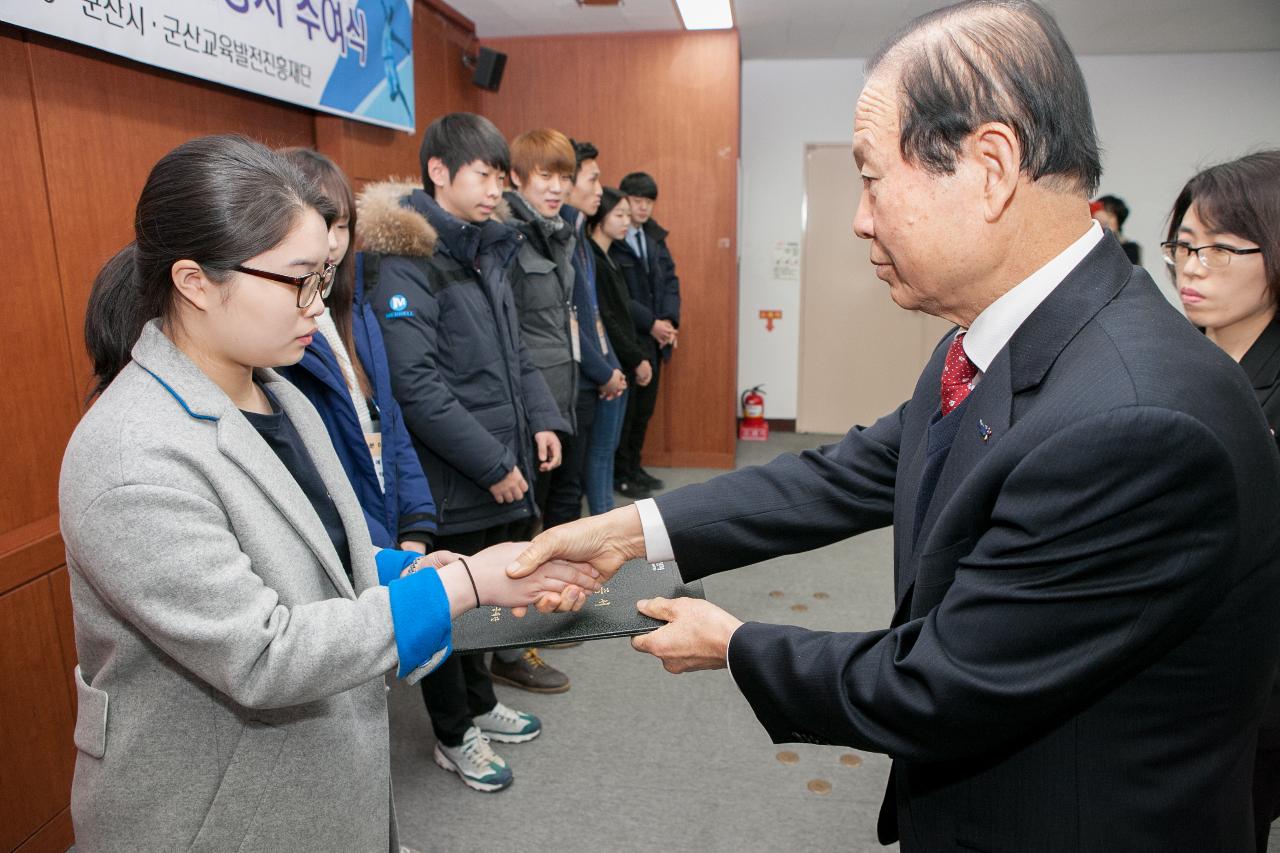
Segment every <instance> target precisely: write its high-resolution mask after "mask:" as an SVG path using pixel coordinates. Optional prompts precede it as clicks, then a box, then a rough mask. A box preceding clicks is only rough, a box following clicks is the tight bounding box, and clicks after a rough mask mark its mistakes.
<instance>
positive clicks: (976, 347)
mask: <svg viewBox="0 0 1280 853" xmlns="http://www.w3.org/2000/svg"><path fill="white" fill-rule="evenodd" d="M1101 239H1102V226H1101V225H1099V224H1098V223H1097V221H1096V220H1095V221H1094V223H1093V225H1091V226H1090V227H1089V230H1088V231H1086V232H1084V236H1082V237H1081V238H1080V239H1079V240H1076V241H1075V242H1074V243H1072V244H1071V245H1070V246H1068V247H1067V248H1066V249H1064V250H1063V251H1062V252H1061V253H1060V254H1059V255H1058V256H1057V257H1055V258H1054V259H1053V260H1051V261H1049V263H1047V264H1045V265H1044V266H1042V267H1040V269H1038V270H1036V271H1035V272H1033V273H1032V274H1031V275H1029V276H1027V277H1026V278H1025V279H1023V280H1022V281H1021V282H1019V283H1018V284H1017V285H1015V286H1014V287H1013V289H1012V290H1009V291H1008V292H1007V293H1005V294H1004V295H1003V296H1001V297H1000V298H999V299H997V300H996V301H995V302H992V303H991V304H990V305H988V306H987V307H986V309H985V310H983V312H982V313H981V314H979V315H978V316H977V317H975V318H974V320H973V323H971V324H970V325H969V332H968V334H966V335H965V336H964V353H965V355H967V356H968V357H969V360H970V361H972V362H973V364H974V366H975V367H977V368H978V370H979V371H980V372H982V373H986V371H987V368H988V367H990V366H991V362H992V361H994V360H995V357H996V354H997V353H999V352H1000V350H1002V349H1004V345H1005V344H1007V343H1009V339H1010V338H1012V337H1013V333H1014V332H1016V331H1018V327H1019V326H1021V325H1022V324H1023V323H1024V322H1026V319H1027V318H1028V317H1030V316H1031V312H1033V311H1035V310H1036V309H1037V308H1039V307H1040V303H1041V302H1044V300H1045V299H1047V298H1048V296H1049V294H1050V293H1053V291H1054V289H1055V288H1056V287H1057V286H1058V285H1060V284H1062V282H1063V280H1064V279H1066V277H1067V276H1068V275H1069V274H1070V273H1071V271H1072V270H1073V269H1075V268H1076V266H1077V265H1079V263H1080V262H1081V261H1083V260H1084V257H1085V255H1087V254H1089V252H1091V251H1092V250H1093V247H1094V246H1096V245H1097V244H1098V241H1099V240H1101Z"/></svg>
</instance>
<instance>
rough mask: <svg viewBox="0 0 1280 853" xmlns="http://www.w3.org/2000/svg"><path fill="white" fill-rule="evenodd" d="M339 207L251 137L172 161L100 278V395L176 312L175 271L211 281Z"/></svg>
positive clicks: (96, 355)
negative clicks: (182, 268) (153, 326)
mask: <svg viewBox="0 0 1280 853" xmlns="http://www.w3.org/2000/svg"><path fill="white" fill-rule="evenodd" d="M308 209H310V210H315V211H316V212H318V213H319V214H320V215H321V216H322V217H324V220H325V223H326V225H327V224H328V223H330V222H332V220H333V216H334V209H333V205H332V204H330V203H329V201H328V200H327V199H326V198H325V197H324V195H322V194H321V193H320V191H319V190H318V189H316V188H315V187H314V186H313V185H312V183H311V182H310V181H308V180H307V179H306V178H305V177H304V176H303V175H302V173H301V172H299V171H298V169H297V168H296V167H295V166H293V165H292V164H290V163H289V162H288V161H287V160H286V159H285V158H284V157H281V156H280V155H279V154H276V153H275V152H273V151H272V150H271V149H270V148H267V147H266V146H265V145H262V144H260V143H257V142H254V141H253V140H251V139H247V138H245V137H243V136H204V137H201V138H199V139H193V140H191V141H190V142H185V143H183V144H182V145H179V146H178V147H177V148H175V149H173V150H172V151H170V152H169V153H168V154H166V155H164V157H162V158H161V159H160V162H158V163H156V165H155V166H154V167H153V168H152V169H151V174H150V175H149V176H148V177H147V183H146V185H145V186H144V187H143V188H142V195H141V196H139V198H138V207H137V212H136V213H135V215H134V222H133V230H134V241H133V242H132V243H130V244H129V245H127V246H125V247H124V248H123V249H121V250H120V251H119V252H118V253H116V255H115V256H114V257H113V258H111V260H109V261H107V263H106V264H105V265H104V266H103V267H102V269H101V270H100V271H99V272H98V275H97V277H96V278H95V279H94V281H93V289H92V290H91V291H90V293H89V305H88V308H87V309H86V311H85V318H84V340H85V346H86V347H87V348H88V350H89V358H90V359H91V360H92V361H93V372H94V376H95V378H96V380H97V381H96V384H95V386H94V389H93V391H92V392H91V393H90V397H93V396H95V395H97V394H101V393H102V392H103V391H104V390H106V387H107V386H108V385H110V384H111V380H113V379H115V377H116V375H117V374H118V373H119V372H120V371H121V370H123V369H124V367H125V365H127V364H128V363H129V361H130V359H131V357H132V356H131V355H130V353H131V351H132V349H133V345H134V344H135V343H137V341H138V336H139V335H141V334H142V327H143V326H145V325H146V324H147V323H148V322H149V321H150V320H153V319H155V318H156V317H161V318H164V319H166V320H169V319H171V318H172V316H173V311H174V307H175V302H174V300H175V298H176V296H175V291H174V287H173V280H172V278H171V270H172V268H173V265H174V263H175V262H177V261H180V260H192V261H195V262H196V263H197V264H199V265H200V268H201V269H202V270H203V271H204V273H205V275H207V276H208V277H209V278H210V279H211V280H213V281H215V282H219V283H221V282H225V281H226V280H227V279H228V278H230V276H231V273H232V269H233V268H234V267H235V266H237V265H238V264H242V263H244V262H245V261H247V260H249V259H250V258H252V257H254V256H255V255H260V254H262V253H263V252H265V251H267V250H268V249H270V248H271V247H273V246H275V245H277V244H279V243H280V241H281V240H283V239H284V238H285V237H286V236H288V234H289V232H290V231H292V230H293V228H294V226H295V225H296V224H297V221H298V217H299V215H301V213H302V212H303V211H305V210H308Z"/></svg>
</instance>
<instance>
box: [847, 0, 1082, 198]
mask: <svg viewBox="0 0 1280 853" xmlns="http://www.w3.org/2000/svg"><path fill="white" fill-rule="evenodd" d="M886 60H888V65H889V66H893V67H894V69H895V70H896V72H897V74H898V94H899V100H900V107H899V115H898V121H899V127H900V131H899V146H900V148H901V150H902V156H903V159H905V160H906V161H907V162H909V163H918V164H920V165H921V166H922V167H923V168H924V169H925V170H927V171H929V172H931V173H933V174H936V175H950V174H952V173H953V172H954V171H955V168H956V156H957V155H958V154H959V153H960V150H961V147H962V145H963V143H964V140H965V139H966V138H967V137H968V136H969V135H970V134H971V133H973V132H974V131H975V130H977V129H978V127H980V126H981V125H983V124H985V123H987V122H1002V123H1004V124H1006V125H1008V126H1009V127H1011V128H1012V129H1013V132H1014V133H1015V134H1016V135H1017V137H1018V143H1019V144H1020V145H1021V147H1022V163H1021V170H1022V173H1023V174H1025V175H1026V176H1027V177H1029V178H1030V179H1031V180H1033V181H1038V180H1040V179H1041V178H1049V179H1050V180H1056V181H1058V182H1059V183H1062V184H1063V189H1064V190H1068V189H1069V190H1071V191H1078V192H1080V193H1081V194H1082V195H1084V196H1086V197H1089V196H1092V195H1093V194H1094V192H1096V191H1097V189H1098V181H1099V179H1100V178H1101V176H1102V159H1101V155H1100V154H1099V152H1098V139H1097V133H1096V131H1095V129H1094V125H1093V110H1092V108H1091V107H1090V105H1089V92H1088V90H1087V89H1086V87H1085V82H1084V75H1083V74H1082V73H1081V72H1080V65H1079V63H1077V62H1076V58H1075V56H1074V55H1073V54H1072V53H1071V48H1070V46H1069V45H1068V44H1067V40H1066V38H1065V37H1064V36H1063V35H1062V30H1061V29H1059V27H1058V23H1057V21H1055V20H1054V18H1053V15H1051V14H1049V12H1048V11H1047V10H1046V9H1045V8H1044V7H1043V6H1041V5H1039V4H1038V3H1035V2H1032V0H966V2H962V3H956V4H954V5H952V6H947V7H945V8H943V9H937V10H935V11H933V12H929V13H927V14H924V15H921V16H920V17H918V18H915V19H914V20H912V21H911V22H910V23H908V24H907V25H906V26H905V27H903V28H902V29H901V30H899V31H898V32H897V33H895V34H894V35H892V36H890V37H889V39H888V41H886V42H885V43H884V44H883V45H882V46H881V47H880V49H879V50H878V51H876V53H875V55H874V56H872V57H871V59H869V60H867V66H866V74H867V76H868V77H870V76H871V75H872V74H873V73H874V72H875V70H876V68H877V67H879V66H880V64H881V63H883V62H885V61H886Z"/></svg>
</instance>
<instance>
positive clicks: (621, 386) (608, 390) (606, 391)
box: [600, 368, 627, 400]
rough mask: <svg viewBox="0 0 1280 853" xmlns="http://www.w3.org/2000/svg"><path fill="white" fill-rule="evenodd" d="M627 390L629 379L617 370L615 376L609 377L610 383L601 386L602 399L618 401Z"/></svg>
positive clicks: (614, 372)
mask: <svg viewBox="0 0 1280 853" xmlns="http://www.w3.org/2000/svg"><path fill="white" fill-rule="evenodd" d="M626 390H627V377H626V375H625V374H624V373H623V372H622V371H621V370H618V369H617V368H615V369H614V371H613V375H612V376H610V377H609V381H608V382H606V383H605V384H604V385H601V386H600V399H601V400H616V399H617V398H618V397H620V396H622V392H623V391H626Z"/></svg>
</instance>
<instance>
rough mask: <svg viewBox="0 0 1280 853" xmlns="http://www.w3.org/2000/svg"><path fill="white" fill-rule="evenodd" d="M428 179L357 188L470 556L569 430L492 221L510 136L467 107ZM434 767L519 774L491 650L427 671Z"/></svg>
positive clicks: (436, 478) (515, 725)
mask: <svg viewBox="0 0 1280 853" xmlns="http://www.w3.org/2000/svg"><path fill="white" fill-rule="evenodd" d="M420 159H421V161H422V171H423V178H424V184H425V187H426V189H423V188H422V187H413V186H411V185H405V184H376V185H374V186H371V187H369V188H367V189H366V190H365V191H364V192H363V193H362V194H361V196H360V200H359V202H358V206H359V209H360V218H361V220H362V222H363V223H364V225H363V226H362V229H361V234H360V239H361V241H362V243H363V249H364V272H365V277H366V286H367V287H368V297H369V302H370V303H371V305H373V306H374V311H375V313H376V315H377V317H378V322H379V323H380V325H381V327H382V334H383V338H384V340H385V341H386V347H387V358H388V361H389V362H390V366H391V388H392V391H393V392H394V393H395V396H396V400H397V401H398V402H399V403H400V407H401V409H402V411H403V412H404V418H405V424H406V426H407V427H408V428H409V433H410V435H412V436H413V442H414V447H415V448H416V449H417V451H418V457H419V459H420V460H421V461H422V468H423V470H424V471H425V472H426V475H427V480H428V481H429V482H430V484H431V491H432V494H433V495H434V496H435V498H436V502H437V506H438V509H439V516H440V518H439V523H438V531H439V536H438V539H437V542H436V545H437V547H438V548H440V549H442V550H447V551H453V552H457V553H461V554H469V553H473V552H474V551H476V550H478V549H480V548H483V547H485V546H487V545H490V544H493V543H495V542H503V541H508V540H510V539H513V538H518V537H517V536H516V533H517V531H521V532H522V531H523V530H525V529H526V527H527V524H528V521H529V519H530V518H533V517H535V516H536V514H537V512H538V510H537V507H536V505H535V504H534V501H533V495H532V494H531V492H530V489H529V484H530V483H531V482H533V478H534V476H535V470H536V469H537V467H538V460H537V459H535V458H534V453H535V447H536V452H538V453H539V454H540V455H542V456H544V458H545V459H546V460H547V461H548V462H549V463H554V464H558V462H559V456H560V442H559V439H557V438H556V431H557V430H558V431H561V432H563V431H567V430H568V429H569V424H568V422H566V421H565V419H564V418H563V417H562V416H561V415H560V412H559V411H558V409H557V408H556V404H555V400H554V399H553V398H552V396H551V392H550V391H549V390H548V389H547V383H546V380H545V379H544V378H543V376H542V373H541V371H539V370H538V368H537V367H536V366H535V365H534V363H533V360H532V359H531V358H530V357H529V352H528V350H527V349H526V348H525V346H524V343H523V341H522V339H521V337H520V328H519V319H518V318H517V316H516V309H515V305H514V303H513V301H512V296H511V285H510V282H509V281H508V278H507V275H508V270H509V268H510V265H511V262H512V260H513V258H514V257H515V254H516V252H517V251H518V250H519V248H520V245H521V237H520V235H519V234H518V233H517V232H516V231H515V230H514V229H513V228H511V227H509V226H507V225H503V224H502V223H500V222H496V221H494V220H493V219H492V218H491V217H492V216H493V213H494V210H495V209H496V208H497V206H498V204H499V202H500V201H501V200H502V194H501V193H502V176H503V174H504V173H505V172H506V170H507V168H508V166H509V162H508V161H509V155H508V151H507V144H506V140H504V139H503V138H502V135H501V134H500V133H498V130H497V128H495V127H494V126H493V124H492V123H491V122H489V121H488V120H487V119H484V118H482V117H480V116H477V115H473V114H470V113H453V114H450V115H447V116H444V117H442V118H440V119H438V120H437V121H435V122H434V123H432V125H431V126H430V127H429V128H427V131H426V133H425V135H424V137H423V141H422V151H421V155H420ZM422 692H423V698H424V699H425V700H426V703H427V710H428V712H429V713H430V715H431V724H432V728H433V729H434V730H435V733H436V738H437V741H438V743H437V745H436V751H435V760H436V763H437V764H439V765H440V766H441V767H444V768H445V769H447V770H452V771H454V772H456V773H457V774H458V775H459V777H460V778H461V779H462V781H463V782H464V783H465V784H466V785H467V786H468V787H471V788H473V789H476V790H480V791H496V790H500V789H502V788H505V787H506V786H508V785H510V784H511V780H512V776H511V770H510V768H509V767H507V765H506V762H505V761H503V759H502V758H501V757H499V756H498V755H497V754H496V753H495V752H494V751H493V750H492V748H490V747H489V745H488V744H489V741H490V740H495V741H498V742H500V743H514V742H520V741H524V740H530V739H532V738H533V737H536V736H537V734H538V732H539V731H540V730H541V723H540V722H539V721H538V719H537V718H536V717H534V716H533V715H531V714H524V713H521V712H518V711H513V710H512V709H510V708H507V707H506V706H505V705H503V704H502V703H500V702H498V700H497V697H496V696H495V694H494V692H493V684H492V679H491V678H490V676H489V672H488V668H487V667H486V666H485V663H484V656H483V655H455V656H454V657H452V658H450V659H449V660H448V661H446V662H445V663H444V664H443V665H442V666H441V667H440V668H439V669H437V670H436V671H435V672H433V673H432V674H431V675H429V676H427V677H426V678H424V679H423V681H422Z"/></svg>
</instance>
